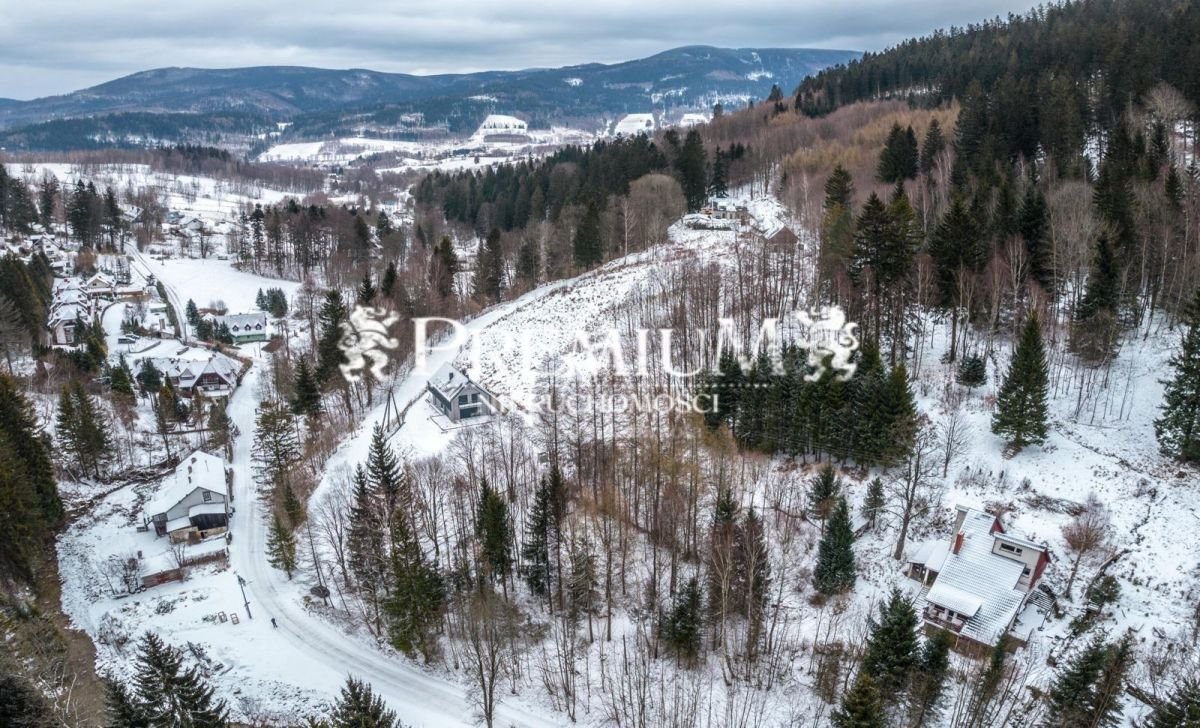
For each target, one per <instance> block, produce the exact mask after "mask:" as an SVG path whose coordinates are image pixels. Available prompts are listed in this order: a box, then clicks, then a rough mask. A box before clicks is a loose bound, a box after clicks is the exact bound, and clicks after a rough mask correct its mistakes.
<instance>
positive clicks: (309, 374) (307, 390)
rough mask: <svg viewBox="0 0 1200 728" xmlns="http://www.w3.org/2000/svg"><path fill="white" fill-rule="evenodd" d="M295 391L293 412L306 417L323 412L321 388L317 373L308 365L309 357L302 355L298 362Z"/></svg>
mask: <svg viewBox="0 0 1200 728" xmlns="http://www.w3.org/2000/svg"><path fill="white" fill-rule="evenodd" d="M293 388H294V389H295V393H294V395H293V397H292V413H293V414H297V415H302V416H305V417H317V416H318V415H320V414H321V410H322V405H321V388H320V385H319V384H318V383H317V378H316V375H314V374H313V370H312V368H311V367H309V365H308V359H306V358H304V357H301V358H300V361H299V362H297V363H296V377H295V379H294V380H293Z"/></svg>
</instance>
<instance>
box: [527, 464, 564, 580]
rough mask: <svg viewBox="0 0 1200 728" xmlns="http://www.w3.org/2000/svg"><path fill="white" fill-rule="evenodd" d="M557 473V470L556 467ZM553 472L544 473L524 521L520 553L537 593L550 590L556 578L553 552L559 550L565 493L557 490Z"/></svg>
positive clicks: (556, 480) (556, 481)
mask: <svg viewBox="0 0 1200 728" xmlns="http://www.w3.org/2000/svg"><path fill="white" fill-rule="evenodd" d="M554 473H557V468H555V470H554ZM554 473H551V475H550V476H544V477H543V478H542V480H541V482H540V483H539V484H538V489H537V492H536V493H535V494H534V501H533V507H532V509H531V510H530V513H529V517H528V518H527V519H526V521H525V543H524V545H523V546H522V547H521V557H522V560H523V561H524V563H525V582H526V583H527V584H529V589H530V591H532V592H533V593H534V594H536V595H538V596H547V595H549V593H550V586H551V582H552V580H553V579H554V578H555V574H554V567H555V564H556V560H555V558H554V554H556V553H557V551H558V545H559V539H560V535H561V534H560V532H559V524H560V520H561V518H562V502H561V499H562V494H561V493H560V492H558V486H557V485H556V484H557V483H559V479H558V478H556V477H553V476H554Z"/></svg>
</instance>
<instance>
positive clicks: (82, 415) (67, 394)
mask: <svg viewBox="0 0 1200 728" xmlns="http://www.w3.org/2000/svg"><path fill="white" fill-rule="evenodd" d="M56 430H57V434H58V439H59V444H60V445H61V446H62V449H63V451H64V452H65V453H66V454H67V455H68V456H69V457H70V458H71V461H72V462H73V463H74V464H75V465H76V466H77V467H79V468H80V469H81V470H82V471H84V472H89V473H91V474H92V475H93V476H95V477H96V478H99V477H100V469H101V466H102V465H103V464H104V463H105V462H107V461H108V460H109V459H110V458H111V456H112V438H111V437H110V435H109V424H108V420H107V418H106V417H105V416H104V415H103V413H102V412H101V411H100V410H99V408H98V407H97V405H96V402H95V400H93V399H92V397H91V396H90V395H89V394H88V393H87V392H86V391H85V390H84V388H83V383H82V382H80V381H79V380H78V379H75V380H72V381H71V382H70V383H69V384H66V385H64V386H63V388H62V390H61V392H60V394H59V400H58V420H57V427H56Z"/></svg>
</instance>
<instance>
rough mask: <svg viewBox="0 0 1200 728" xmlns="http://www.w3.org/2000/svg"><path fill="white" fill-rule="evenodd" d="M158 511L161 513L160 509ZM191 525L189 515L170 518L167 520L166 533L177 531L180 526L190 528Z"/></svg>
mask: <svg viewBox="0 0 1200 728" xmlns="http://www.w3.org/2000/svg"><path fill="white" fill-rule="evenodd" d="M160 513H161V511H160ZM191 527H192V519H191V517H190V516H180V517H179V518H172V519H171V520H169V521H167V533H172V532H174V531H178V530H179V529H181V528H191Z"/></svg>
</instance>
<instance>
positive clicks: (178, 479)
mask: <svg viewBox="0 0 1200 728" xmlns="http://www.w3.org/2000/svg"><path fill="white" fill-rule="evenodd" d="M197 488H203V489H204V490H211V491H212V492H214V493H217V494H219V495H220V496H221V498H222V499H224V497H225V461H224V460H222V459H221V458H219V457H217V456H216V455H209V454H208V453H206V452H203V451H202V450H197V451H195V452H194V453H192V454H191V455H188V456H187V457H186V458H184V459H183V461H182V462H180V463H179V465H177V466H176V467H175V472H174V473H173V474H172V475H171V477H169V478H166V479H165V480H163V483H162V485H161V486H160V487H159V489H158V493H157V494H156V495H155V497H154V500H152V501H150V502H149V503H147V504H146V512H147V513H149V514H150V515H155V514H158V513H166V512H167V511H169V510H171V508H173V507H174V506H175V505H176V504H177V503H179V501H181V500H183V499H184V498H186V497H187V496H188V494H189V493H191V492H192V491H193V490H195V489H197ZM221 512H222V513H223V512H224V506H222V510H221ZM167 530H168V531H169V530H171V529H170V524H168V528H167Z"/></svg>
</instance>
